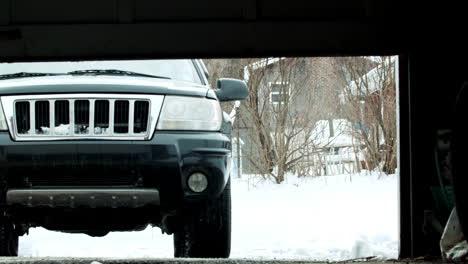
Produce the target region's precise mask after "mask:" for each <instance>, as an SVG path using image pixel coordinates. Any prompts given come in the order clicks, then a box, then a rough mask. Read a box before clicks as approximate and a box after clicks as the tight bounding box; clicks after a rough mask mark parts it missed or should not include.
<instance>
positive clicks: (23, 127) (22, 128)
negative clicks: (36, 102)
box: [15, 102, 31, 134]
mask: <svg viewBox="0 0 468 264" xmlns="http://www.w3.org/2000/svg"><path fill="white" fill-rule="evenodd" d="M15 110H16V125H17V128H16V131H17V132H18V134H28V133H29V129H30V128H31V126H30V123H29V102H17V103H16V105H15Z"/></svg>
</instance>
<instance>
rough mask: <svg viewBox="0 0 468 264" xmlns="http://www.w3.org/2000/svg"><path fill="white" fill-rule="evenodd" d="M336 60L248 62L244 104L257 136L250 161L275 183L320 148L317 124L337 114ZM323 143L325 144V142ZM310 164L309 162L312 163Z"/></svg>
mask: <svg viewBox="0 0 468 264" xmlns="http://www.w3.org/2000/svg"><path fill="white" fill-rule="evenodd" d="M332 62H333V60H332V59H329V60H327V58H324V59H323V61H322V62H321V63H318V62H317V59H316V58H269V59H263V60H257V61H255V62H252V63H249V64H248V66H247V70H248V73H249V78H248V85H249V98H248V100H247V102H245V103H244V106H245V107H244V109H245V112H246V116H247V118H243V122H247V123H250V124H251V125H252V127H253V129H251V130H250V132H251V137H252V138H253V139H255V140H253V144H252V147H253V149H252V150H253V152H254V153H256V154H254V155H251V157H250V158H251V163H252V164H253V165H254V166H255V167H256V168H257V169H258V171H259V172H260V174H262V175H268V177H271V178H273V179H274V180H275V182H277V183H281V182H283V181H284V179H285V174H286V172H288V171H292V170H295V171H297V170H299V171H303V169H304V168H301V166H300V165H301V164H303V163H304V161H306V160H307V159H308V158H309V157H310V156H311V155H312V154H314V153H318V152H320V151H321V149H319V148H318V147H317V146H316V144H315V142H316V139H315V138H314V135H313V133H312V131H313V128H314V124H315V123H316V122H317V121H318V120H320V119H328V118H331V117H332V116H333V113H336V109H335V108H336V106H337V104H336V102H334V101H333V100H336V98H337V97H336V96H334V95H335V94H336V91H337V89H336V86H332V87H329V80H330V78H327V77H328V76H327V74H335V73H334V72H333V71H331V70H330V69H332V68H333V66H334V65H333V63H332ZM322 147H323V146H322ZM309 166H310V165H309Z"/></svg>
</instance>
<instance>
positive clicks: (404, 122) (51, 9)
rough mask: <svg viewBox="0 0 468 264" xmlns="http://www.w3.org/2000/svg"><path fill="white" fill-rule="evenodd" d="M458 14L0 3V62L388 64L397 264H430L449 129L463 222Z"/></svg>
mask: <svg viewBox="0 0 468 264" xmlns="http://www.w3.org/2000/svg"><path fill="white" fill-rule="evenodd" d="M465 11H466V9H464V8H463V6H461V4H460V6H459V5H458V4H449V3H439V4H438V5H435V4H434V5H432V6H431V5H430V4H428V3H425V4H418V5H416V4H411V5H410V4H409V3H400V1H387V0H386V1H378V2H376V1H369V0H351V1H336V0H333V1H306V0H292V1H278V0H255V1H247V0H244V1H215V0H202V1H190V0H173V1H149V0H141V1H138V0H101V1H92V0H81V1H58V0H44V1H26V0H4V1H1V2H0V62H16V61H25V62H27V61H47V60H87V59H146V58H148V59H149V58H152V59H156V58H222V57H233V58H237V57H239V58H240V57H266V56H358V55H398V56H399V98H400V101H399V107H400V116H399V118H400V119H399V133H400V164H399V173H400V190H399V191H400V194H399V195H400V200H399V203H400V253H399V257H400V258H402V259H404V258H416V257H421V256H440V249H439V240H440V234H437V232H435V231H433V230H432V228H431V227H430V223H428V222H430V219H429V216H428V215H432V213H433V214H434V215H435V217H436V219H438V221H440V222H441V223H442V224H443V225H444V224H445V223H444V221H446V220H447V217H448V214H446V213H445V212H440V210H439V211H437V208H436V205H435V204H434V201H433V199H432V196H431V186H434V185H437V184H438V180H437V167H438V161H436V158H435V157H434V148H435V147H437V142H438V140H439V139H440V137H438V133H439V134H440V131H444V130H449V131H451V132H452V135H455V138H454V139H453V140H455V142H456V144H458V145H454V144H452V147H453V148H454V149H453V151H452V150H450V151H452V154H453V158H454V164H453V171H452V175H453V178H454V188H455V192H456V193H455V197H456V204H457V210H458V213H459V215H460V218H461V222H462V225H463V224H468V222H466V221H468V205H467V203H466V202H467V200H468V199H467V197H465V196H466V195H467V194H466V191H464V190H463V189H464V188H465V186H466V179H463V177H462V176H464V174H465V172H466V171H465V169H464V168H462V167H459V164H463V154H458V153H459V152H458V149H456V147H457V146H459V149H463V146H465V145H466V143H465V142H464V141H463V137H462V136H461V135H463V134H464V133H466V132H464V130H463V126H462V124H458V123H457V122H462V118H464V115H463V113H465V112H464V111H465V110H464V105H465V104H464V103H463V100H464V96H460V102H459V103H460V107H458V108H456V107H455V105H456V99H457V94H458V93H459V91H460V90H461V89H462V87H463V84H464V83H465V82H466V81H467V80H468V79H467V72H468V71H467V70H468V69H467V63H466V61H467V59H468V52H467V48H466V44H465V42H464V41H463V32H464V30H466V21H465V19H464V18H463V15H464V13H465ZM444 15H448V18H445V17H443V16H444ZM282 36H288V37H287V38H286V37H282ZM456 111H458V112H457V113H455V112H456ZM449 139H450V137H449ZM457 140H458V141H457ZM452 142H453V141H452ZM447 151H449V150H447ZM457 155H458V156H457ZM428 225H429V227H428ZM463 228H465V230H467V228H468V227H466V226H463Z"/></svg>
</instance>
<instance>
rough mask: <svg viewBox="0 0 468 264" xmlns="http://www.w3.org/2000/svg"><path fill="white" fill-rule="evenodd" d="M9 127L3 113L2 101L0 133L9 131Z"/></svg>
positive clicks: (0, 107)
mask: <svg viewBox="0 0 468 264" xmlns="http://www.w3.org/2000/svg"><path fill="white" fill-rule="evenodd" d="M7 130H8V125H7V122H6V118H5V114H4V113H3V106H2V102H1V101H0V131H7Z"/></svg>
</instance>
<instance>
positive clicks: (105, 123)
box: [94, 100, 109, 135]
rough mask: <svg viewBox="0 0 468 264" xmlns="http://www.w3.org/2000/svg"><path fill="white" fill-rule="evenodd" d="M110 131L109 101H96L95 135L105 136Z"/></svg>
mask: <svg viewBox="0 0 468 264" xmlns="http://www.w3.org/2000/svg"><path fill="white" fill-rule="evenodd" d="M108 129H109V101H107V100H96V101H95V103H94V133H95V134H97V135H100V134H105V133H106V132H107V130H108Z"/></svg>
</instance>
